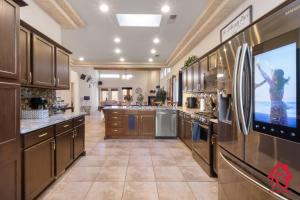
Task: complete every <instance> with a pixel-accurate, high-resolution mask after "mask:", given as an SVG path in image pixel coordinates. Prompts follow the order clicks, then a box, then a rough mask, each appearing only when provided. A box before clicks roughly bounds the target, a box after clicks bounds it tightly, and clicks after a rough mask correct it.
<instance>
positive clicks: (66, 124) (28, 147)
mask: <svg viewBox="0 0 300 200" xmlns="http://www.w3.org/2000/svg"><path fill="white" fill-rule="evenodd" d="M84 129H85V124H84V116H80V117H77V118H74V119H70V120H67V121H63V122H61V123H58V124H55V125H52V126H49V127H46V128H42V129H39V130H36V131H33V132H30V133H26V134H22V147H23V151H22V160H23V163H22V165H23V177H24V178H23V184H22V185H23V199H26V200H31V199H35V198H37V196H38V195H39V194H40V193H41V192H42V191H43V190H45V189H46V187H47V186H49V185H50V184H51V183H52V182H53V181H54V180H55V179H56V178H57V177H59V176H60V175H61V174H62V173H63V172H64V171H65V170H66V168H68V167H69V166H70V165H71V164H72V163H73V162H74V160H76V158H78V157H79V156H80V155H84V142H85V141H84V137H85V130H84Z"/></svg>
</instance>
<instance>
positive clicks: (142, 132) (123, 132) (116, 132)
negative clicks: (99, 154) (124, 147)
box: [104, 109, 156, 138]
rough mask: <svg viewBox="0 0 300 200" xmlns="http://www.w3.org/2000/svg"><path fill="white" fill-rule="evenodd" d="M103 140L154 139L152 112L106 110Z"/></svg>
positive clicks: (153, 116) (153, 115)
mask: <svg viewBox="0 0 300 200" xmlns="http://www.w3.org/2000/svg"><path fill="white" fill-rule="evenodd" d="M104 113H105V138H154V137H155V114H156V112H155V111H153V110H131V109H127V110H126V109H120V110H117V109H106V110H105V111H104Z"/></svg>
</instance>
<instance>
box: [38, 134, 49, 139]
mask: <svg viewBox="0 0 300 200" xmlns="http://www.w3.org/2000/svg"><path fill="white" fill-rule="evenodd" d="M46 135H48V133H43V134H41V135H39V136H38V137H39V138H42V137H45V136H46Z"/></svg>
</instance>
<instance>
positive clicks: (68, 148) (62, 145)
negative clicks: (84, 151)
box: [56, 129, 74, 175]
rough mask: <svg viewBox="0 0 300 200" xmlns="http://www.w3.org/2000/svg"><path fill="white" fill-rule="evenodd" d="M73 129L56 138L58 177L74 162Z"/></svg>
mask: <svg viewBox="0 0 300 200" xmlns="http://www.w3.org/2000/svg"><path fill="white" fill-rule="evenodd" d="M73 136H74V134H73V129H72V130H69V131H67V132H64V133H61V134H59V135H57V136H56V175H59V174H61V173H62V172H64V171H65V169H66V168H67V167H68V166H69V165H70V164H71V163H72V162H73Z"/></svg>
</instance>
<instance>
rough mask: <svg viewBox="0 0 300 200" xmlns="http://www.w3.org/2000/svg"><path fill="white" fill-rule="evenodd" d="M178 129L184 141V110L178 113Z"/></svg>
mask: <svg viewBox="0 0 300 200" xmlns="http://www.w3.org/2000/svg"><path fill="white" fill-rule="evenodd" d="M177 130H178V131H177V132H178V136H179V138H180V139H181V140H182V141H184V137H185V136H184V117H183V113H182V112H180V113H179V115H178V124H177Z"/></svg>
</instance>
